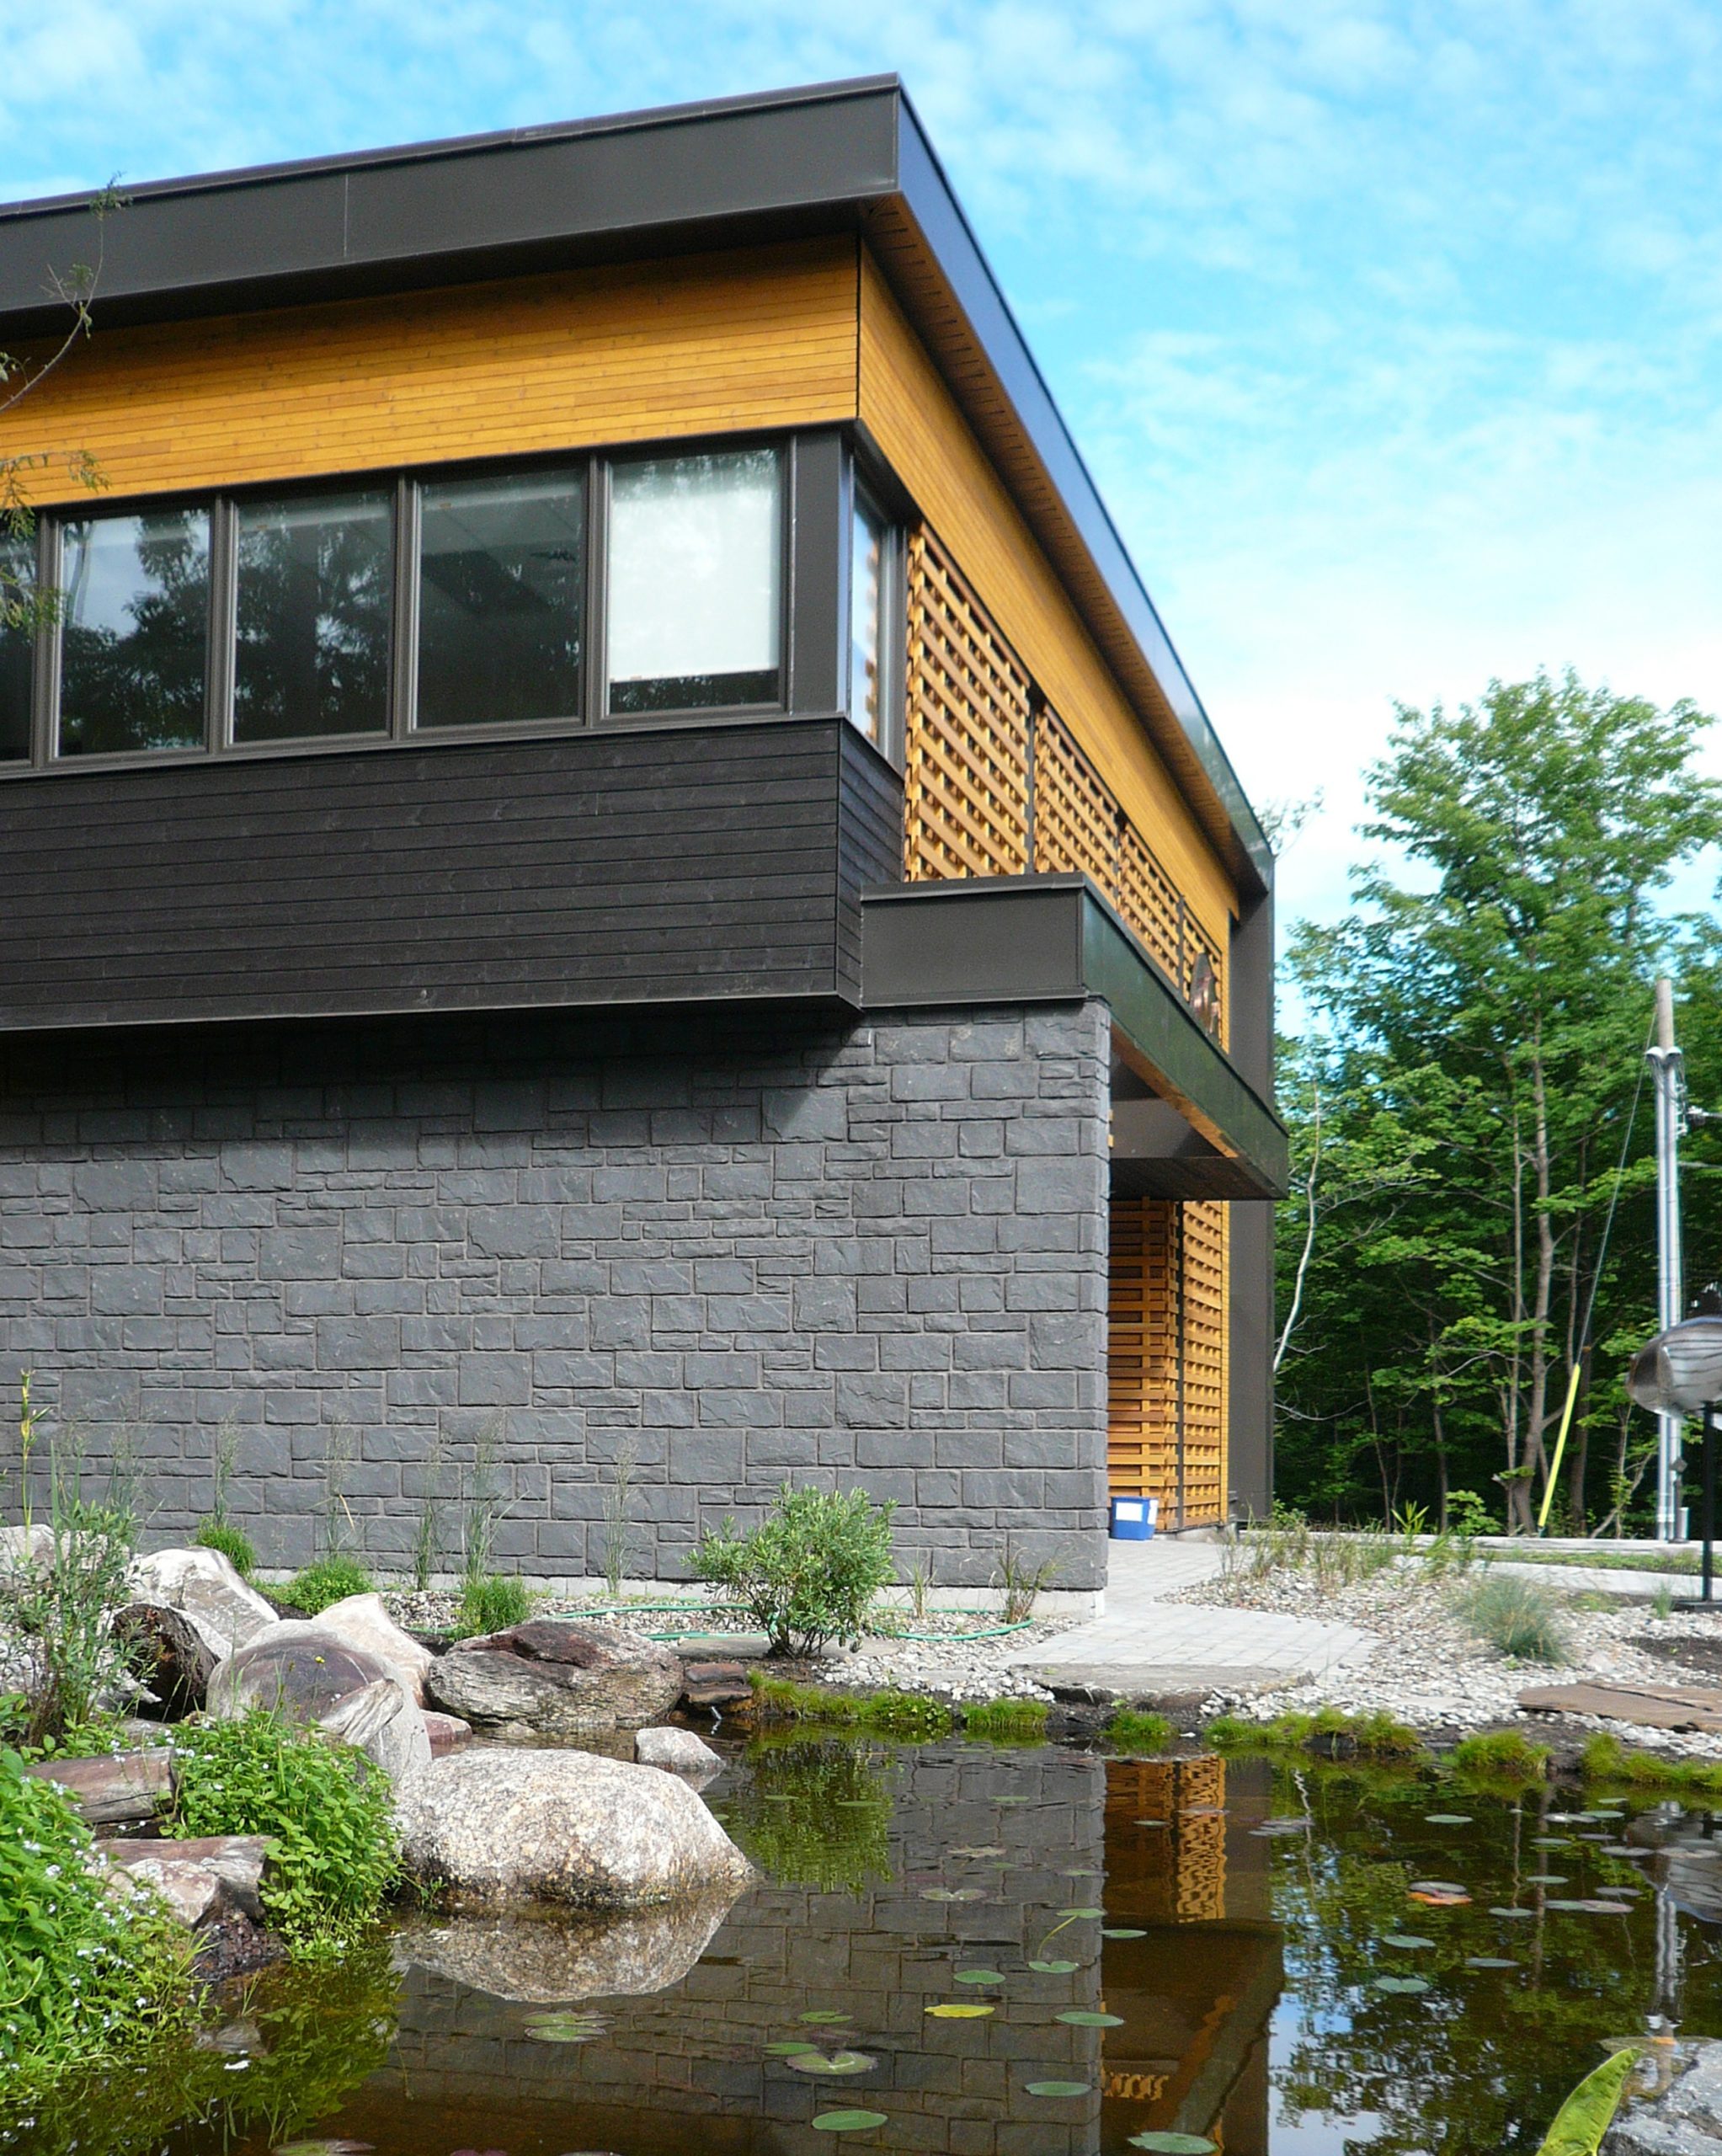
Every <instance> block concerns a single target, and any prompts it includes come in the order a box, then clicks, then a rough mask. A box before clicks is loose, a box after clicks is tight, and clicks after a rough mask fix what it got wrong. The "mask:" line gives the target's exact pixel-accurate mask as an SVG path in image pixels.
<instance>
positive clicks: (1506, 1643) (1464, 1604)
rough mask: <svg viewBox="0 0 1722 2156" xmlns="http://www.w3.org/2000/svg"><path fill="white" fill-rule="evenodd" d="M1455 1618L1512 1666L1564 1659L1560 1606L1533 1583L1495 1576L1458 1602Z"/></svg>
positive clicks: (1467, 1592) (1532, 1581)
mask: <svg viewBox="0 0 1722 2156" xmlns="http://www.w3.org/2000/svg"><path fill="white" fill-rule="evenodd" d="M1457 1607H1458V1612H1459V1614H1460V1616H1461V1617H1462V1618H1463V1620H1464V1621H1465V1623H1466V1624H1467V1625H1469V1627H1470V1629H1471V1630H1472V1631H1473V1632H1474V1633H1475V1634H1476V1636H1477V1637H1478V1638H1479V1640H1487V1641H1488V1642H1489V1644H1490V1646H1492V1647H1493V1648H1494V1649H1495V1652H1496V1653H1497V1654H1503V1655H1506V1657H1508V1658H1509V1659H1510V1660H1511V1661H1514V1662H1565V1660H1566V1659H1567V1644H1566V1633H1565V1628H1564V1627H1563V1625H1562V1624H1561V1621H1560V1604H1559V1601H1558V1600H1557V1599H1556V1598H1555V1597H1554V1595H1553V1594H1551V1593H1549V1589H1548V1588H1546V1587H1544V1586H1543V1584H1542V1582H1540V1581H1538V1580H1524V1579H1514V1578H1511V1577H1506V1576H1505V1575H1502V1574H1501V1573H1495V1574H1492V1575H1490V1577H1487V1578H1485V1579H1481V1580H1479V1582H1477V1584H1476V1585H1475V1586H1474V1588H1469V1589H1468V1590H1467V1591H1466V1592H1465V1593H1463V1594H1462V1595H1460V1596H1459V1597H1458V1604H1457Z"/></svg>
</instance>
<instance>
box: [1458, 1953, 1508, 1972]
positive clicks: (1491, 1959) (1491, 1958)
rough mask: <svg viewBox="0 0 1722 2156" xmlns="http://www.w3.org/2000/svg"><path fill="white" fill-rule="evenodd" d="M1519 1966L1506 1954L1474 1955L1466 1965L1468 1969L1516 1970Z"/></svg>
mask: <svg viewBox="0 0 1722 2156" xmlns="http://www.w3.org/2000/svg"><path fill="white" fill-rule="evenodd" d="M1518 1966H1519V1965H1518V1963H1517V1961H1513V1960H1512V1959H1511V1957H1510V1956H1507V1955H1505V1954H1473V1955H1472V1956H1469V1959H1468V1960H1467V1961H1466V1963H1465V1967H1467V1968H1468V1969H1516V1968H1517V1967H1518Z"/></svg>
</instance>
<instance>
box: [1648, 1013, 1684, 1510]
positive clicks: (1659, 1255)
mask: <svg viewBox="0 0 1722 2156" xmlns="http://www.w3.org/2000/svg"><path fill="white" fill-rule="evenodd" d="M1647 1054H1649V1057H1650V1069H1651V1071H1652V1073H1653V1075H1654V1079H1655V1088H1656V1278H1657V1286H1656V1323H1657V1328H1658V1330H1659V1331H1663V1332H1666V1331H1667V1330H1668V1328H1669V1326H1671V1325H1678V1324H1679V1322H1680V1320H1681V1316H1682V1305H1683V1304H1684V1302H1685V1296H1684V1294H1682V1285H1681V1266H1680V1140H1681V1136H1682V1132H1683V1130H1684V1129H1685V1123H1686V1116H1685V1108H1686V1082H1685V1075H1684V1073H1683V1071H1682V1058H1681V1053H1680V1050H1679V1049H1677V1047H1676V1046H1675V1045H1674V984H1673V982H1672V981H1671V980H1666V979H1665V980H1659V981H1658V982H1657V984H1656V1045H1655V1047H1654V1048H1653V1049H1649V1050H1648V1051H1647ZM1656 1430H1657V1442H1656V1536H1657V1540H1659V1541H1661V1542H1677V1541H1678V1540H1680V1529H1681V1517H1680V1514H1681V1503H1680V1486H1681V1462H1680V1452H1681V1433H1682V1423H1681V1418H1680V1417H1679V1416H1678V1415H1676V1414H1671V1413H1667V1412H1664V1413H1662V1414H1660V1415H1658V1416H1657V1417H1656Z"/></svg>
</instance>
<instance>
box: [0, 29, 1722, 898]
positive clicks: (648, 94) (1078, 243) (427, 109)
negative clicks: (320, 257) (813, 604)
mask: <svg viewBox="0 0 1722 2156" xmlns="http://www.w3.org/2000/svg"><path fill="white" fill-rule="evenodd" d="M0 49H3V50H4V51H6V54H7V66H6V68H5V71H4V75H3V78H0V199H5V198H8V197H17V196H22V195H35V194H43V193H50V192H58V191H61V190H65V189H78V188H83V187H86V186H93V185H96V184H99V183H101V182H102V181H104V180H105V179H107V178H108V177H109V175H110V174H111V173H115V172H118V173H121V174H123V175H124V176H125V178H127V179H134V180H136V179H150V178H155V177H159V176H163V175H166V174H168V173H182V172H191V171H196V170H200V169H206V168H216V167H221V166H227V165H235V164H246V163H255V162H258V161H259V160H263V159H269V158H276V157H301V156H310V155H315V154H318V153H321V152H329V151H336V150H341V149H348V148H354V147H360V146H364V145H367V144H374V143H381V142H392V141H411V140H414V139H417V138H419V137H424V136H435V135H443V134H454V133H463V132H468V131H476V130H480V129H485V128H493V127H504V126H511V125H522V124H530V123H532V122H536V121H542V120H555V119H563V118H571V117H578V116H580V115H586V114H589V113H597V112H605V111H614V110H618V109H626V108H630V107H633V106H638V105H646V104H657V103H661V102H664V101H668V100H672V99H685V98H695V97H704V96H712V95H720V94H724V93H731V92H736V91H744V90H754V89H762V88H775V87H780V86H782V85H785V84H787V83H796V82H809V81H817V80H822V79H826V78H829V77H835V76H840V75H845V74H854V73H861V72H872V71H875V70H880V69H895V70H897V71H898V72H900V73H901V74H902V75H903V76H904V78H905V79H906V81H907V83H908V84H909V89H910V91H911V93H913V95H914V99H915V100H916V103H917V104H918V105H919V107H920V110H921V112H922V115H923V116H924V117H925V120H927V122H928V124H929V126H930V130H931V131H932V134H933V136H934V139H935V141H936V143H937V145H938V147H939V148H940V151H941V155H942V156H943V157H944V159H945V161H946V165H947V167H948V168H949V170H950V171H951V173H952V178H953V179H954V180H955V182H956V184H957V189H958V191H959V193H960V194H961V195H962V198H963V200H964V201H965V203H966V204H967V205H968V210H969V212H970V215H971V216H972V218H973V221H974V223H975V226H976V227H977V229H978V232H979V234H980V236H981V239H982V243H983V244H984V246H985V248H987V250H988V253H989V255H990V257H991V259H992V261H993V263H994V267H995V269H996V270H997V271H998V273H999V275H1000V279H1001V281H1002V282H1003V284H1004V286H1005V291H1006V292H1007V294H1008V295H1009V296H1010V299H1011V301H1012V302H1013V304H1014V305H1015V307H1016V310H1017V312H1018V313H1019V315H1020V317H1021V319H1022V321H1023V323H1024V325H1025V327H1026V329H1027V331H1028V334H1029V336H1030V339H1031V341H1032V343H1033V344H1034V346H1035V348H1036V350H1037V353H1038V354H1039V355H1040V358H1041V360H1042V365H1043V366H1044V368H1045V370H1046V371H1047V374H1048V377H1049V378H1050V380H1051V382H1052V384H1053V388H1054V391H1055V392H1056V393H1057V395H1058V398H1059V399H1060V401H1061V403H1063V406H1064V410H1065V413H1066V414H1067V416H1068V418H1069V420H1070V422H1071V424H1072V426H1073V429H1074V432H1075V434H1076V436H1077V439H1078V440H1079V442H1080V444H1081V446H1082V447H1083V449H1084V451H1085V453H1086V454H1087V456H1088V457H1089V459H1090V463H1091V464H1092V466H1093V467H1094V468H1095V471H1096V475H1097V477H1098V478H1099V479H1100V482H1101V487H1102V489H1103V491H1104V492H1105V493H1106V496H1107V498H1108V499H1109V501H1110V502H1111V504H1112V508H1113V510H1114V513H1115V514H1116V515H1117V518H1118V520H1119V523H1120V525H1121V526H1122V529H1123V531H1124V533H1125V536H1126V537H1127V539H1128V542H1129V543H1130V545H1131V547H1132V548H1133V552H1134V553H1135V555H1136V558H1137V560H1138V564H1139V565H1140V567H1141V568H1142V571H1143V573H1144V577H1145V579H1146V580H1147V582H1148V584H1149V589H1150V590H1151V591H1152V592H1153V593H1154V596H1155V599H1156V600H1157V601H1158V603H1159V605H1160V609H1161V611H1162V612H1163V614H1164V615H1165V619H1166V622H1167V624H1168V626H1169V627H1170V631H1171V633H1172V636H1173V638H1174V640H1175V641H1176V643H1177V644H1178V646H1179V648H1180V649H1181V652H1182V654H1183V655H1184V658H1185V660H1186V664H1187V665H1188V666H1189V668H1190V670H1191V672H1192V675H1193V677H1194V679H1195V680H1196V682H1197V686H1198V687H1199V689H1200V690H1201V691H1202V696H1203V697H1204V700H1205V701H1206V702H1207V704H1208V708H1209V710H1210V712H1212V714H1213V718H1214V720H1215V723H1216V724H1217V726H1218V728H1219V732H1220V734H1221V737H1222V739H1224V741H1225V743H1226V744H1227V746H1228V748H1229V750H1230V752H1231V755H1232V757H1233V760H1234V763H1235V764H1236V765H1237V766H1238V769H1239V771H1240V776H1242V778H1243V780H1244V782H1245V786H1246V787H1248V788H1249V790H1250V792H1251V793H1252V794H1253V795H1255V796H1256V797H1258V798H1285V797H1298V796H1303V795H1306V794H1308V793H1309V792H1311V791H1312V790H1313V789H1314V788H1316V787H1319V788H1321V789H1322V790H1323V792H1324V793H1325V799H1326V804H1327V805H1326V809H1325V813H1324V814H1322V815H1321V816H1320V817H1319V818H1318V819H1316V820H1315V821H1314V822H1313V823H1312V824H1311V825H1309V827H1308V829H1307V830H1306V831H1305V833H1304V834H1303V836H1302V837H1301V838H1300V839H1299V840H1298V841H1297V843H1296V844H1295V845H1294V846H1293V848H1292V850H1291V851H1290V853H1289V854H1288V857H1287V859H1286V861H1285V862H1284V864H1283V867H1282V905H1283V910H1284V912H1285V913H1286V914H1288V915H1297V914H1299V913H1306V912H1313V913H1315V914H1319V915H1331V914H1333V913H1334V912H1335V911H1336V910H1339V909H1340V908H1341V906H1342V905H1343V898H1344V889H1345V883H1344V868H1345V864H1346V862H1347V860H1349V859H1350V858H1351V856H1352V854H1353V852H1354V851H1355V846H1354V843H1353V841H1352V839H1351V834H1350V826H1351V824H1352V822H1353V821H1354V820H1355V819H1356V817H1357V814H1358V810H1359V807H1360V799H1361V796H1360V787H1359V774H1360V771H1361V770H1362V766H1363V765H1364V764H1365V763H1366V762H1367V760H1368V759H1369V758H1370V757H1371V756H1372V755H1374V754H1376V753H1378V750H1379V748H1380V745H1381V744H1382V741H1383V737H1384V734H1385V731H1386V728H1387V725H1388V723H1389V716H1390V711H1391V706H1392V703H1393V702H1394V699H1396V698H1397V699H1400V700H1403V701H1405V702H1411V703H1418V704H1421V703H1426V702H1429V701H1430V700H1431V699H1433V698H1436V697H1445V698H1447V699H1449V700H1453V699H1458V698H1462V697H1464V696H1468V695H1471V694H1474V693H1475V692H1476V691H1478V690H1479V689H1480V688H1481V687H1482V686H1483V685H1484V684H1485V681H1486V680H1488V678H1489V677H1490V675H1505V676H1507V677H1518V676H1522V675H1525V674H1527V673H1528V672H1530V671H1531V670H1533V669H1534V668H1535V667H1537V666H1538V664H1546V665H1549V666H1550V667H1559V666H1562V665H1565V664H1573V665H1575V666H1576V667H1577V668H1578V669H1579V670H1580V671H1581V673H1582V674H1584V675H1586V677H1587V678H1589V679H1591V680H1607V681H1608V682H1610V683H1611V684H1612V685H1613V686H1615V687H1616V688H1618V689H1620V690H1623V691H1624V690H1631V691H1639V692H1642V693H1645V694H1647V695H1650V696H1654V697H1655V698H1657V699H1658V700H1659V701H1663V702H1667V701H1671V700H1672V699H1673V698H1675V697H1677V696H1692V697H1693V698H1694V699H1696V700H1697V702H1698V703H1699V704H1700V705H1701V706H1702V707H1703V708H1705V709H1709V710H1715V709H1718V708H1722V590H1719V574H1718V570H1719V561H1722V185H1719V184H1718V183H1719V179H1722V130H1719V126H1718V115H1719V114H1722V0H1486V4H1474V0H1447V4H1441V5H1437V4H1427V5H1424V4H1415V0H1378V4H1377V3H1374V0H1234V3H1233V4H1229V5H1228V4H1219V3H1218V0H1099V4H1095V0H1090V4H1089V5H1088V6H1087V7H1085V8H1083V9H1081V10H1080V11H1079V10H1077V9H1075V8H1056V7H1053V6H1049V5H1042V4H1038V0H971V4H966V5H955V4H947V0H868V3H867V4H866V5H865V6H856V5H848V6H834V5H821V4H819V0H795V4H793V5H790V4H786V0H745V4H742V0H705V4H702V5H698V6H691V7H690V6H687V5H685V4H679V0H658V4H655V5H653V6H650V7H645V6H636V7H632V8H630V7H627V6H624V5H619V4H613V5H610V6H605V7H583V6H579V5H572V4H545V3H544V0H507V4H505V5H504V4H502V0H412V3H411V4H410V5H409V4H406V0H345V4H330V0H222V5H221V7H220V8H213V7H210V6H208V5H204V6H201V7H197V6H194V7H192V8H187V7H186V6H185V5H184V0H172V4H168V0H125V4H124V5H120V4H118V0H58V3H57V4H56V6H54V7H52V8H42V7H41V6H40V4H39V0H29V4H28V5H22V4H19V0H0ZM1706 760H1707V762H1708V763H1709V766H1710V767H1711V768H1713V769H1716V770H1719V771H1722V750H1719V748H1718V747H1716V746H1714V745H1713V746H1712V747H1711V748H1709V750H1707V751H1706ZM1707 885H1708V878H1706V879H1705V882H1704V883H1703V884H1702V885H1701V884H1698V883H1696V882H1695V883H1694V885H1693V889H1692V890H1691V892H1690V893H1689V894H1687V895H1689V896H1690V897H1691V898H1692V899H1698V898H1699V897H1701V896H1702V895H1703V891H1704V889H1706V888H1707Z"/></svg>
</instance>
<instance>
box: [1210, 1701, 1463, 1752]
mask: <svg viewBox="0 0 1722 2156" xmlns="http://www.w3.org/2000/svg"><path fill="white" fill-rule="evenodd" d="M1202 1734H1203V1736H1204V1737H1206V1738H1207V1740H1208V1742H1209V1743H1210V1744H1212V1745H1213V1748H1214V1749H1215V1750H1216V1751H1219V1752H1228V1751H1230V1752H1316V1753H1321V1754H1322V1755H1324V1756H1325V1757H1327V1758H1356V1759H1378V1760H1395V1761H1396V1760H1414V1759H1423V1758H1426V1757H1427V1756H1428V1748H1427V1746H1426V1745H1425V1743H1424V1742H1423V1740H1422V1738H1421V1737H1420V1736H1419V1735H1418V1734H1417V1732H1416V1731H1415V1729H1412V1728H1410V1727H1409V1726H1407V1724H1405V1722H1402V1721H1395V1720H1394V1717H1393V1716H1391V1715H1389V1714H1386V1713H1380V1712H1378V1713H1375V1714H1367V1715H1348V1714H1344V1713H1342V1712H1341V1710H1340V1709H1339V1708H1337V1707H1322V1708H1319V1709H1318V1710H1316V1711H1315V1712H1314V1714H1308V1713H1299V1712H1297V1711H1295V1710H1291V1711H1288V1712H1286V1713H1284V1714H1278V1715H1275V1716H1272V1719H1271V1720H1269V1721H1245V1719H1244V1717H1243V1716H1240V1715H1219V1716H1216V1717H1215V1718H1214V1720H1213V1721H1211V1722H1209V1723H1208V1726H1207V1727H1206V1729H1205V1730H1204V1731H1203V1732H1202Z"/></svg>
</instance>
